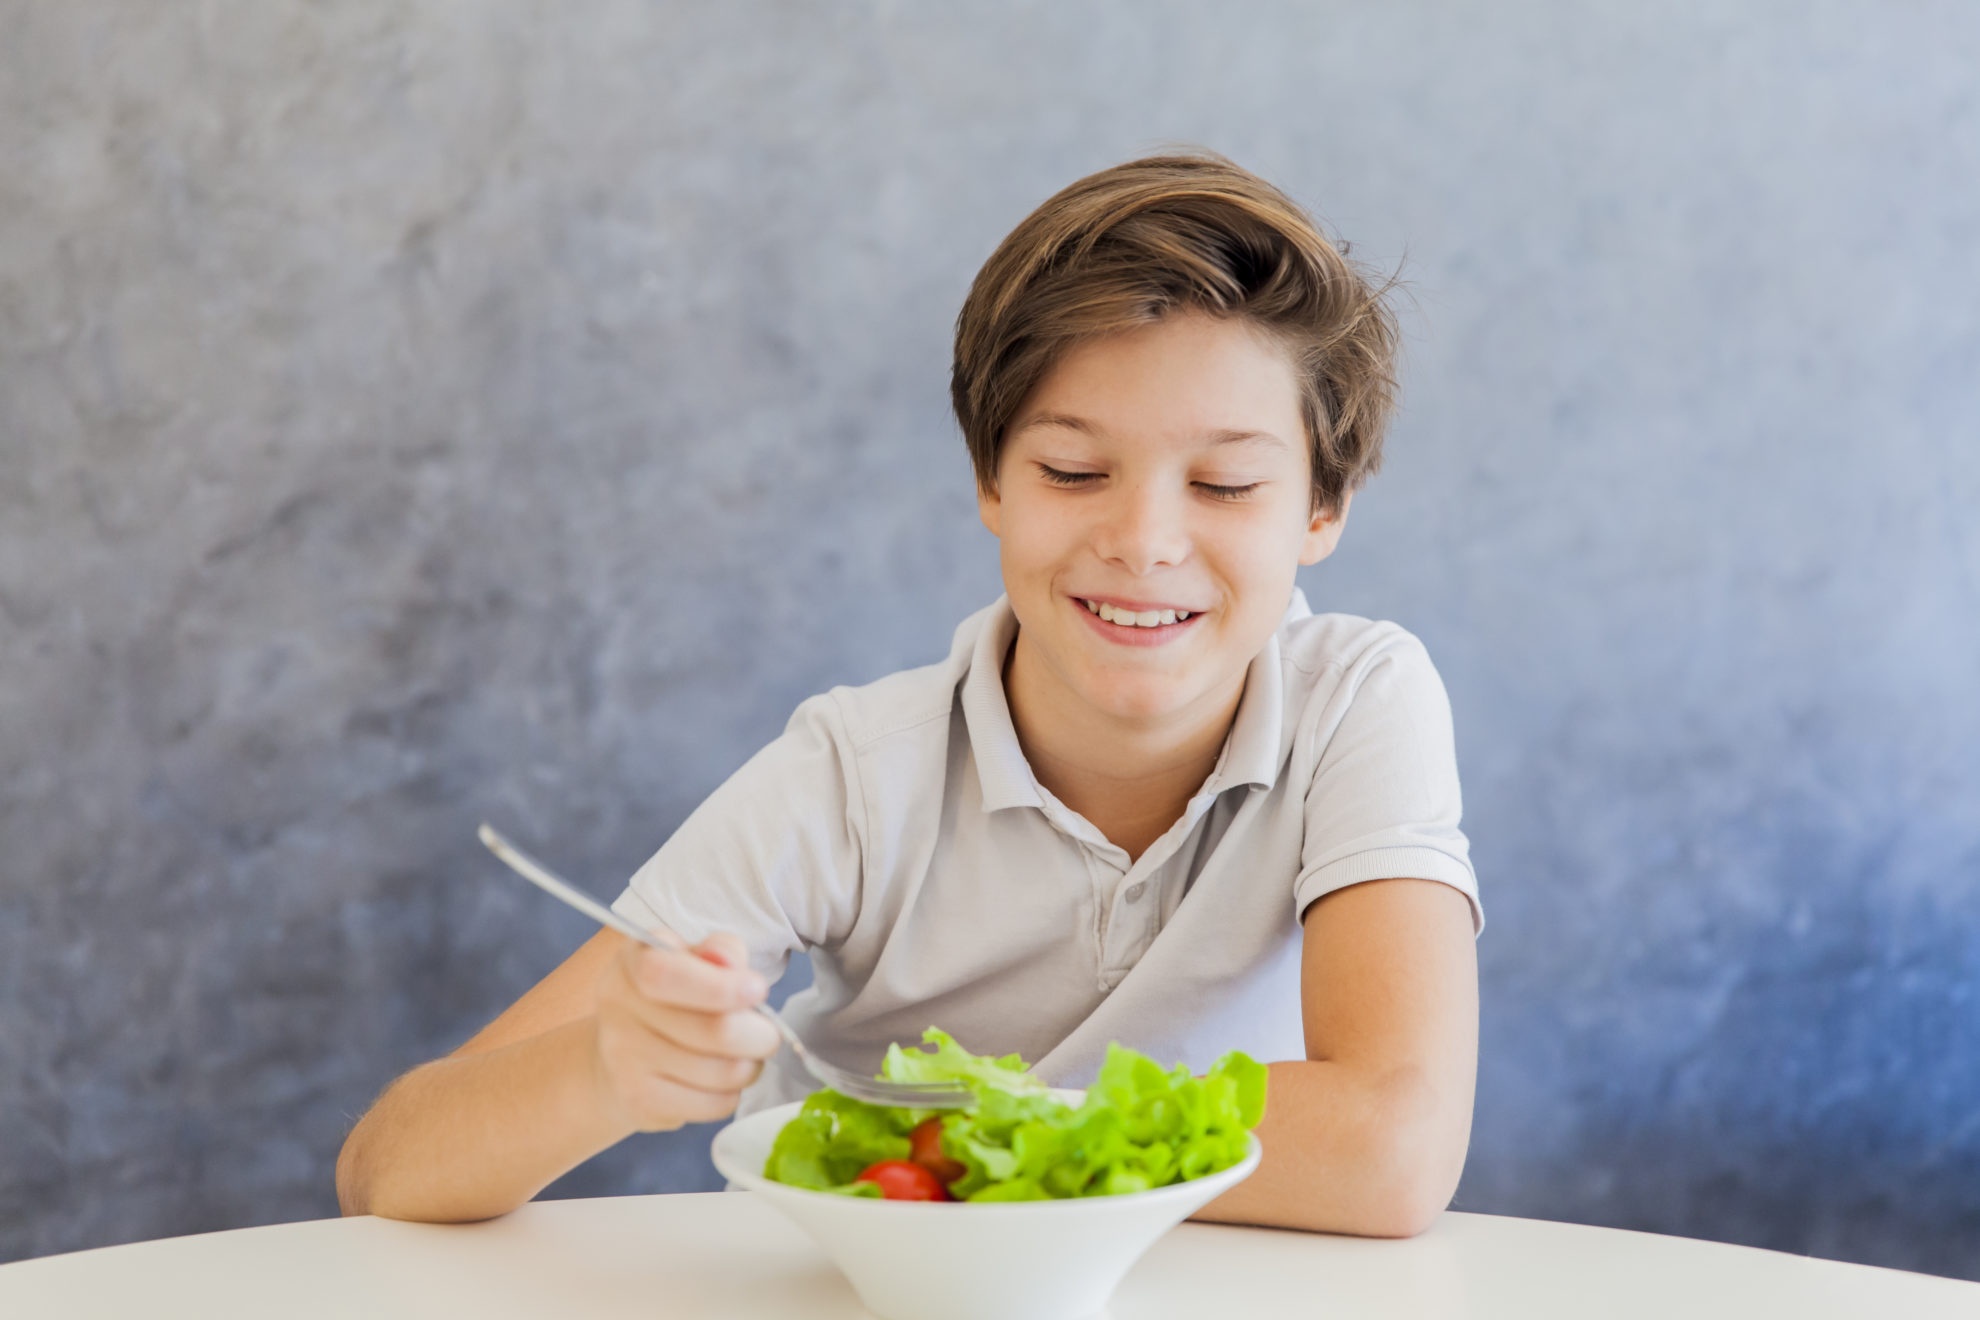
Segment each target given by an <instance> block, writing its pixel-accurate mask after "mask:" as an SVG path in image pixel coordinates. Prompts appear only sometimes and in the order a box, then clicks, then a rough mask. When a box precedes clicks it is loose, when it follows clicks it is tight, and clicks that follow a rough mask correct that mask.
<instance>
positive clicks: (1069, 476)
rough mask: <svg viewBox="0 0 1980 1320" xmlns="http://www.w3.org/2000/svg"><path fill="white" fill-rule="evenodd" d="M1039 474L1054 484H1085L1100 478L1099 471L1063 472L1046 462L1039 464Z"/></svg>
mask: <svg viewBox="0 0 1980 1320" xmlns="http://www.w3.org/2000/svg"><path fill="white" fill-rule="evenodd" d="M1038 474H1039V475H1040V476H1042V477H1044V478H1045V480H1047V481H1049V482H1051V483H1052V484H1053V485H1054V486H1084V485H1086V484H1087V483H1088V482H1092V481H1098V480H1100V474H1099V473H1098V472H1062V471H1060V470H1059V469H1058V468H1055V467H1051V466H1049V465H1047V464H1044V463H1040V464H1039V465H1038Z"/></svg>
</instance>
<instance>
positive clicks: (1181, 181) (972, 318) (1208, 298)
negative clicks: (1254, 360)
mask: <svg viewBox="0 0 1980 1320" xmlns="http://www.w3.org/2000/svg"><path fill="white" fill-rule="evenodd" d="M1346 252H1347V245H1346V244H1345V243H1343V244H1341V245H1340V247H1339V248H1336V247H1335V246H1334V245H1333V244H1332V243H1329V242H1328V241H1327V240H1326V239H1325V238H1324V237H1322V236H1321V234H1320V231H1319V230H1318V229H1316V228H1315V227H1314V224H1313V221H1312V220H1311V219H1310V218H1309V217H1308V216H1307V214H1306V212H1305V211H1303V210H1301V209H1300V207H1299V205H1298V204H1297V203H1296V202H1294V201H1293V200H1292V199H1291V198H1289V197H1287V196H1286V195H1285V194H1284V193H1282V192H1280V191H1279V190H1278V189H1277V188H1274V187H1273V186H1272V185H1271V184H1269V183H1267V182H1265V180H1263V179H1261V178H1259V177H1258V176H1257V175H1255V174H1252V173H1251V172H1250V171H1248V170H1245V169H1241V168H1239V167H1238V166H1237V165H1235V164H1233V163H1232V162H1230V161H1229V160H1227V159H1225V158H1224V157H1223V156H1220V155H1217V154H1216V153H1214V152H1209V151H1199V152H1190V153H1188V154H1177V155H1163V156H1149V157H1146V158H1144V159H1142V160H1134V161H1129V162H1128V163H1126V164H1124V165H1116V166H1114V167H1113V168H1112V169H1106V170H1102V171H1100V172H1099V173H1098V174H1089V175H1088V176H1087V177H1085V178H1083V179H1081V180H1079V181H1078V182H1077V183H1074V184H1072V185H1071V186H1070V187H1067V188H1065V189H1063V190H1062V191H1060V192H1059V193H1057V194H1055V195H1054V196H1052V197H1051V198H1049V199H1048V200H1047V201H1046V202H1045V203H1044V205H1042V206H1040V207H1039V208H1038V209H1037V210H1035V211H1033V212H1032V213H1031V214H1030V215H1028V216H1026V217H1025V218H1024V220H1023V222H1021V223H1020V224H1019V225H1018V227H1017V228H1016V229H1013V230H1012V231H1011V233H1010V236H1009V237H1007V238H1006V239H1005V240H1004V241H1003V242H1002V243H1001V244H999V245H998V247H997V250H996V251H995V252H993V253H991V255H990V259H989V260H988V261H986V262H984V263H983V269H982V270H980V271H978V272H977V276H976V282H975V283H974V284H973V285H971V286H970V291H969V297H968V298H967V299H966V300H964V302H963V307H962V313H961V314H960V315H959V316H958V317H957V318H956V356H955V367H954V370H953V372H952V373H951V375H950V380H949V394H950V398H951V400H952V401H953V402H954V404H955V409H956V420H957V421H959V422H960V423H961V424H962V432H963V439H964V441H965V442H967V444H968V445H969V454H970V460H971V462H973V463H974V464H975V466H976V480H977V484H978V485H979V486H981V487H982V488H983V489H984V490H986V491H994V490H996V488H997V462H998V459H999V457H1000V455H1001V454H1002V451H1003V446H1004V434H1005V432H1006V430H1007V429H1008V428H1009V427H1010V424H1011V422H1012V420H1013V419H1014V418H1015V417H1016V415H1017V411H1018V409H1019V408H1020V407H1022V406H1023V404H1024V401H1025V399H1026V398H1028V397H1029V396H1030V394H1031V392H1032V391H1033V390H1034V389H1035V388H1036V387H1037V386H1038V383H1039V382H1040V381H1042V380H1044V378H1045V376H1046V374H1047V373H1048V372H1049V371H1050V370H1051V369H1052V367H1053V366H1055V365H1056V364H1057V363H1058V361H1059V359H1060V358H1062V357H1063V356H1065V354H1066V352H1067V351H1068V350H1069V349H1071V348H1072V347H1073V346H1074V345H1076V344H1079V343H1081V342H1084V341H1086V340H1090V339H1094V338H1098V337H1100V336H1103V335H1108V334H1112V333H1116V332H1118V331H1122V330H1129V329H1133V328H1135V327H1137V326H1144V325H1149V324H1152V323H1153V322H1155V321H1158V320H1160V319H1161V318H1162V317H1164V316H1166V315H1168V314H1169V313H1171V312H1174V311H1177V310H1181V309H1185V308H1192V309H1198V310H1202V311H1206V312H1209V313H1211V314H1212V315H1215V316H1229V317H1238V318H1242V319H1244V320H1247V321H1250V322H1252V323H1254V324H1256V325H1258V326H1260V327H1262V328H1263V329H1265V330H1266V331H1268V332H1270V333H1271V334H1272V335H1273V336H1274V337H1276V338H1277V339H1278V341H1279V342H1280V343H1281V344H1282V345H1283V346H1284V347H1285V349H1286V351H1287V353H1288V354H1289V356H1290V357H1291V359H1292V363H1293V368H1294V371H1295V372H1296V373H1297V375H1298V378H1299V384H1300V394H1301V411H1302V413H1303V414H1304V417H1305V420H1306V430H1307V439H1308V443H1309V445H1310V447H1311V454H1312V458H1313V503H1314V508H1315V509H1316V510H1320V509H1325V510H1327V511H1329V512H1334V511H1338V510H1339V508H1340V507H1341V502H1342V500H1344V499H1345V498H1346V497H1347V496H1348V495H1349V494H1351V493H1352V492H1353V491H1355V490H1357V489H1359V488H1360V486H1361V484H1362V482H1364V481H1366V480H1367V479H1368V477H1369V476H1371V475H1372V474H1373V473H1374V472H1375V470H1376V468H1377V467H1379V466H1380V465H1381V461H1382V432H1383V430H1384V429H1385V428H1386V427H1387V425H1388V421H1389V415H1390V413H1391V412H1392V411H1393V410H1394V405H1395V354H1396V337H1397V332H1396V321H1395V317H1394V315H1393V314H1392V313H1391V312H1390V311H1389V309H1388V307H1387V306H1386V305H1385V304H1384V302H1383V298H1384V296H1385V295H1386V294H1387V293H1388V291H1389V289H1390V288H1391V287H1393V284H1394V281H1386V282H1384V283H1383V284H1381V285H1380V286H1377V285H1376V284H1375V283H1374V282H1373V281H1372V280H1371V279H1370V278H1369V277H1368V276H1367V275H1366V274H1364V273H1363V272H1362V271H1361V270H1360V269H1359V268H1358V267H1356V266H1355V265H1354V264H1352V263H1350V262H1349V261H1348V260H1347V257H1346Z"/></svg>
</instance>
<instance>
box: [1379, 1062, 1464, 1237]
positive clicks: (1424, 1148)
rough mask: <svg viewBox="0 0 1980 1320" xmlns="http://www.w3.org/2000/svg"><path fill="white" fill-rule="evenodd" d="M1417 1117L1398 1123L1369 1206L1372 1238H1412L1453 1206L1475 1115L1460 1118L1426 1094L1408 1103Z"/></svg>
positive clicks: (1388, 1137) (1388, 1136)
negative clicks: (1471, 1118)
mask: <svg viewBox="0 0 1980 1320" xmlns="http://www.w3.org/2000/svg"><path fill="white" fill-rule="evenodd" d="M1403 1108H1404V1112H1406V1113H1410V1114H1411V1115H1412V1118H1413V1121H1402V1122H1392V1123H1391V1124H1389V1125H1388V1127H1387V1130H1386V1131H1385V1132H1384V1133H1383V1139H1382V1140H1381V1142H1380V1144H1381V1145H1382V1146H1385V1147H1386V1150H1385V1152H1384V1158H1383V1159H1382V1160H1381V1164H1380V1166H1379V1167H1380V1169H1381V1174H1380V1176H1379V1177H1378V1179H1377V1184H1376V1185H1377V1188H1378V1189H1379V1190H1378V1191H1377V1192H1376V1195H1375V1196H1374V1197H1372V1198H1371V1200H1372V1202H1373V1203H1372V1204H1371V1205H1369V1206H1368V1211H1369V1224H1368V1228H1367V1230H1366V1232H1367V1234H1368V1236H1370V1237H1385V1238H1409V1237H1415V1236H1416V1235H1417V1234H1419V1233H1422V1232H1424V1231H1426V1230H1427V1229H1428V1228H1429V1227H1430V1226H1431V1225H1432V1224H1434V1223H1436V1222H1437V1217H1438V1216H1439V1215H1441V1214H1443V1213H1444V1211H1445V1210H1447V1209H1449V1208H1450V1204H1451V1198H1452V1197H1453V1196H1455V1195H1456V1194H1457V1185H1458V1177H1459V1175H1461V1174H1462V1173H1463V1172H1464V1158H1465V1154H1466V1150H1467V1148H1468V1147H1469V1145H1470V1136H1471V1124H1470V1114H1469V1112H1467V1113H1465V1114H1464V1116H1463V1121H1462V1122H1459V1121H1458V1120H1457V1118H1456V1116H1455V1115H1452V1114H1449V1113H1446V1112H1443V1111H1442V1110H1441V1108H1440V1107H1439V1106H1438V1105H1437V1104H1436V1103H1435V1101H1434V1100H1433V1099H1432V1098H1431V1097H1429V1096H1427V1095H1425V1096H1420V1097H1416V1100H1415V1103H1412V1104H1409V1105H1406V1106H1404V1107H1403Z"/></svg>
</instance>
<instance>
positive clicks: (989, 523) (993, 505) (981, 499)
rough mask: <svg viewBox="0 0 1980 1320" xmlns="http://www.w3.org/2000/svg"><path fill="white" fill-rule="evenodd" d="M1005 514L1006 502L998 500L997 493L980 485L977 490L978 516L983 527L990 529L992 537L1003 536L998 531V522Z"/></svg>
mask: <svg viewBox="0 0 1980 1320" xmlns="http://www.w3.org/2000/svg"><path fill="white" fill-rule="evenodd" d="M1003 512H1004V502H1003V500H1001V499H999V498H998V496H997V492H996V491H994V490H988V489H985V488H984V487H983V486H980V485H979V486H978V487H977V488H976V516H977V517H979V518H981V519H982V520H983V525H984V526H985V527H988V528H989V529H990V535H992V536H997V537H1001V536H1002V535H1003V533H1002V532H1000V531H998V530H997V521H998V519H999V518H1000V517H1001V516H1002V514H1003Z"/></svg>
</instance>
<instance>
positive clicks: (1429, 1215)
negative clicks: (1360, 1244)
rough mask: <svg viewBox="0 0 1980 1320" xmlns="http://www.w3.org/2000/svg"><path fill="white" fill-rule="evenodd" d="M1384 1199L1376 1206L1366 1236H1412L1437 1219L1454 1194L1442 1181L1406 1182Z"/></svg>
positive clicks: (1426, 1228) (1427, 1227)
mask: <svg viewBox="0 0 1980 1320" xmlns="http://www.w3.org/2000/svg"><path fill="white" fill-rule="evenodd" d="M1382 1201H1383V1203H1382V1204H1380V1205H1378V1206H1375V1207H1373V1214H1372V1216H1371V1219H1370V1222H1369V1226H1368V1229H1367V1232H1366V1236H1368V1237H1379V1238H1412V1237H1415V1236H1416V1235H1417V1234H1419V1233H1422V1232H1425V1231H1426V1230H1428V1229H1429V1227H1430V1226H1431V1225H1432V1224H1434V1223H1436V1222H1437V1217H1438V1216H1439V1215H1441V1214H1443V1213H1444V1211H1445V1209H1446V1208H1448V1207H1449V1205H1450V1203H1451V1193H1450V1192H1449V1191H1447V1190H1444V1189H1443V1186H1442V1184H1441V1182H1438V1183H1431V1182H1430V1181H1428V1180H1424V1181H1422V1182H1420V1183H1417V1184H1410V1183H1408V1182H1405V1183H1404V1184H1403V1185H1402V1186H1399V1187H1396V1188H1394V1189H1392V1190H1391V1191H1390V1192H1389V1194H1388V1195H1387V1196H1385V1197H1383V1198H1382Z"/></svg>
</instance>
